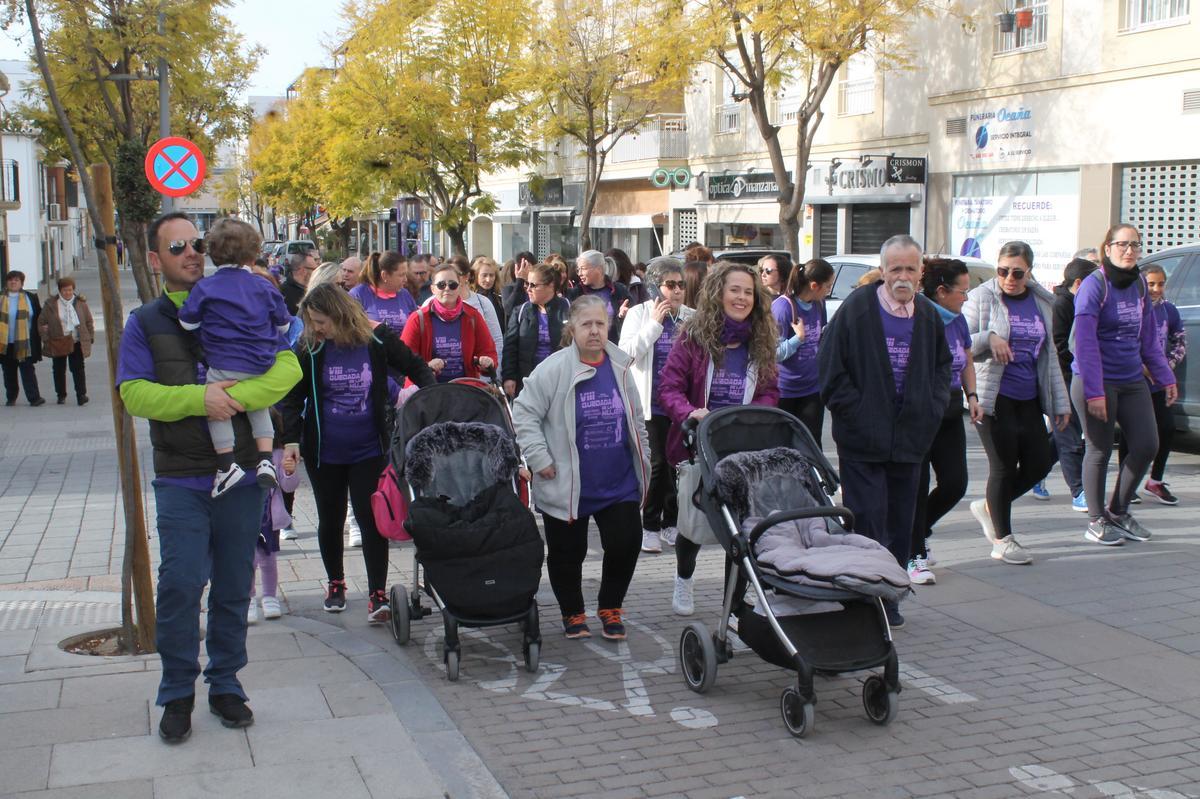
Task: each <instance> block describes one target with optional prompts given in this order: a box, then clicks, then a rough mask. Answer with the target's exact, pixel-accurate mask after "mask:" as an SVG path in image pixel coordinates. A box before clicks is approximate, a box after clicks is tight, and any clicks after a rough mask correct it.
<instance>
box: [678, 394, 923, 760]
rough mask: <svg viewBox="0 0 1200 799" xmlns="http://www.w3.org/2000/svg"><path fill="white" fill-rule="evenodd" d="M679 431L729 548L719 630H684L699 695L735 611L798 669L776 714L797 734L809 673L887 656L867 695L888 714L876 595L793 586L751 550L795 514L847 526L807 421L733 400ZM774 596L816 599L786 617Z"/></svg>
mask: <svg viewBox="0 0 1200 799" xmlns="http://www.w3.org/2000/svg"><path fill="white" fill-rule="evenodd" d="M685 438H687V439H688V444H689V448H690V449H691V450H692V451H693V454H694V455H695V456H696V458H697V460H698V463H699V468H700V488H699V489H698V491H697V492H696V496H695V498H694V500H695V502H696V504H697V506H698V507H699V508H700V509H701V510H702V511H703V512H704V515H705V517H706V518H707V520H708V522H709V524H710V525H711V527H712V529H713V532H714V533H715V534H716V537H717V540H718V541H719V542H720V544H721V546H722V547H723V548H724V549H725V552H726V585H725V594H724V602H723V606H722V609H721V618H720V621H719V623H718V625H717V632H716V634H715V635H712V634H710V633H709V631H708V628H707V627H705V625H704V624H703V623H701V622H692V623H691V624H689V625H688V626H687V627H686V628H685V629H684V631H683V634H682V636H681V637H680V641H679V662H680V670H681V671H682V673H683V677H684V680H685V681H686V683H687V686H688V687H689V688H690V689H691V690H693V691H696V692H697V693H704V692H705V691H707V690H708V689H709V688H710V687H712V685H713V683H714V682H715V680H716V676H717V664H718V663H724V662H726V661H728V660H729V659H730V658H731V657H733V646H732V644H731V643H730V640H729V635H728V633H729V630H731V629H733V627H732V625H731V623H730V621H729V619H730V617H731V615H732V617H733V618H734V619H736V622H737V627H736V630H734V631H735V632H736V633H737V635H738V637H740V638H741V639H742V641H744V642H745V643H746V644H747V645H748V646H749V647H750V648H751V649H752V650H753V651H754V652H755V653H756V654H758V656H759V657H761V658H762V659H763V660H766V661H767V662H769V663H773V664H775V665H777V666H780V667H782V668H786V669H791V670H793V671H795V672H796V674H797V676H796V684H795V686H794V687H791V686H789V687H788V688H786V689H784V691H783V694H782V696H781V698H780V710H781V712H782V715H783V721H784V724H785V725H786V726H787V729H788V731H789V732H790V733H791V734H792V735H794V736H796V737H798V738H800V737H803V736H805V735H806V734H807V733H808V732H809V731H810V730H811V728H812V725H813V705H814V703H815V702H816V694H815V693H814V691H813V675H814V674H815V673H822V674H838V673H844V672H851V671H860V670H864V669H873V668H876V667H878V666H883V675H882V676H880V675H878V674H872V675H871V676H869V677H868V678H867V679H866V682H865V683H864V685H863V692H862V697H863V706H864V708H865V710H866V712H867V716H868V717H869V718H870V719H871V721H873V722H875V723H876V724H887V723H889V722H890V721H891V720H892V718H893V717H894V716H895V714H896V710H897V707H898V695H899V693H900V679H899V665H898V663H897V659H896V650H895V647H894V646H893V644H892V637H891V630H890V628H889V627H888V623H887V616H886V614H885V612H884V607H883V603H882V601H881V599H879V598H878V596H872V595H870V594H869V593H864V592H862V591H859V590H850V589H848V588H847V587H846V586H845V585H843V584H840V583H837V582H833V581H830V582H829V583H827V584H820V583H819V581H809V584H799V583H797V582H795V581H793V580H790V579H786V578H784V577H781V576H779V575H778V574H775V573H768V571H764V568H763V566H762V564H760V562H759V560H758V558H757V557H756V554H755V553H756V552H757V551H758V550H757V549H756V545H757V544H758V542H759V540H760V538H761V537H762V536H763V534H764V533H765V532H767V531H768V530H770V529H771V528H773V527H776V526H778V525H781V524H784V523H787V522H792V521H794V520H801V519H809V520H813V519H816V518H817V517H828V518H827V519H826V520H825V522H826V525H827V526H828V528H829V532H830V533H841V532H846V531H849V530H851V529H852V528H853V525H854V515H853V514H852V513H851V512H850V511H849V510H848V509H846V508H842V507H835V506H833V505H832V504H831V503H830V501H829V495H832V494H833V492H834V491H835V490H837V486H838V476H837V474H836V472H835V471H834V469H833V467H832V465H830V463H829V461H828V460H826V458H825V457H824V455H823V454H822V453H821V450H820V448H819V447H818V446H817V445H816V442H815V441H814V440H813V438H812V436H811V435H810V434H809V432H808V430H807V429H806V428H805V427H804V425H803V424H801V423H800V422H798V421H797V420H796V419H795V418H793V417H792V416H791V415H790V414H788V413H785V412H783V411H780V410H778V409H777V408H768V407H758V406H753V407H737V408H724V409H721V410H719V411H715V412H713V413H711V414H709V415H708V416H706V417H705V418H704V419H703V420H702V421H701V422H700V424H699V426H698V428H697V427H695V426H688V427H687V428H685ZM692 499H693V498H686V499H685V498H680V501H681V502H683V501H692ZM771 511H773V512H771ZM768 514H769V515H768ZM750 517H766V518H762V520H761V521H759V522H758V523H757V524H755V525H754V527H753V529H751V530H750V531H749V532H748V533H746V532H744V531H743V523H744V522H745V521H746V519H748V518H750ZM839 519H840V520H841V526H840V527H839V526H838V525H837V523H836V520H839ZM890 563H891V564H893V565H894V564H895V561H894V560H892V561H891V562H890ZM906 583H907V575H905V584H906ZM747 584H749V585H750V586H752V587H753V597H754V601H755V605H751V604H749V603H748V602H747V601H746V595H747V590H746V589H747ZM903 590H905V591H907V590H908V589H907V585H905V588H904V589H903ZM773 602H774V603H776V604H778V605H783V604H805V603H806V602H812V603H814V604H813V605H812V606H811V610H812V611H813V612H804V613H800V614H798V615H783V614H780V613H777V612H776V611H775V610H773V609H772V603H773ZM815 603H821V604H819V605H818V604H815ZM822 611H823V612H822Z"/></svg>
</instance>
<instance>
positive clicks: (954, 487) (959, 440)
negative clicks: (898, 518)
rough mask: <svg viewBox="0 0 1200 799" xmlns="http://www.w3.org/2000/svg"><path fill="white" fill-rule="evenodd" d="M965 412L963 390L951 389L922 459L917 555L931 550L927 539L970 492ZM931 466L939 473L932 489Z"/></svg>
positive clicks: (914, 547) (915, 519)
mask: <svg viewBox="0 0 1200 799" xmlns="http://www.w3.org/2000/svg"><path fill="white" fill-rule="evenodd" d="M962 416H963V414H962V391H961V390H959V391H951V392H950V405H949V407H948V408H947V409H946V415H945V416H943V417H942V424H941V425H940V426H939V427H938V431H937V434H936V435H935V436H934V437H933V446H931V447H930V448H929V455H928V456H927V457H926V458H925V460H924V462H922V463H921V475H920V477H919V478H918V480H919V482H918V483H917V509H916V514H915V515H914V517H913V531H912V548H911V552H912V556H913V557H918V556H920V557H925V556H926V555H927V554H928V553H927V552H926V549H925V539H927V538H928V537H929V536H930V535H932V534H933V526H934V525H935V524H937V523H938V521H940V520H941V518H942V517H943V516H945V515H946V514H947V513H949V512H950V511H951V510H953V509H954V506H955V505H957V504H958V502H959V500H961V499H962V498H963V497H964V496H966V494H967V434H966V431H965V429H964V428H963V418H962ZM931 468H932V470H933V473H934V474H936V475H937V486H936V487H935V488H934V489H933V490H932V491H930V490H929V473H930V469H931Z"/></svg>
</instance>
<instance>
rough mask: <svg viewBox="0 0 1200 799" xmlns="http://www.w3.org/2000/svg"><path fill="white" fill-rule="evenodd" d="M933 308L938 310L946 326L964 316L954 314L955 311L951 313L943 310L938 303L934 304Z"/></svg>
mask: <svg viewBox="0 0 1200 799" xmlns="http://www.w3.org/2000/svg"><path fill="white" fill-rule="evenodd" d="M933 307H935V308H937V312H938V316H940V317H942V324H945V325H948V324H950V323H951V322H953V321H954V320H955V319H957V318H958V317H960V316H962V314H956V313H954V311H949V310H947V309H945V308H943V307H942V306H940V305H938V304H937V303H936V302H935V303H934V304H933Z"/></svg>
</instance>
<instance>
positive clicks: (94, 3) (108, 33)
mask: <svg viewBox="0 0 1200 799" xmlns="http://www.w3.org/2000/svg"><path fill="white" fill-rule="evenodd" d="M229 5H231V0H188V2H185V3H182V2H163V0H41V2H39V3H37V10H38V12H39V14H40V22H41V24H42V27H43V30H44V37H43V42H44V47H45V50H46V59H47V63H48V64H49V68H50V73H51V74H52V75H53V77H54V79H55V82H56V84H57V86H58V89H59V100H60V102H61V103H62V105H63V108H64V110H65V111H66V113H67V116H68V118H69V119H70V120H71V121H72V123H73V124H74V125H75V129H76V132H77V135H78V140H79V145H80V147H81V148H82V155H83V158H84V162H83V163H81V164H77V167H78V171H80V172H82V171H83V169H84V168H85V167H86V164H88V163H92V162H94V161H103V162H105V163H107V164H108V165H109V166H110V167H111V168H112V170H113V174H114V195H115V200H116V206H117V212H118V216H119V221H120V226H119V234H120V237H121V239H122V241H123V242H124V244H125V251H126V252H127V253H128V254H129V258H130V263H131V264H132V267H133V275H134V280H135V282H136V283H137V288H138V295H139V296H140V297H141V299H142V301H143V302H148V301H150V300H151V299H153V298H154V293H155V289H154V282H153V277H152V275H151V273H150V267H149V263H148V261H147V258H146V227H147V225H148V223H149V222H150V220H151V219H153V217H154V216H155V215H156V214H157V213H158V211H159V207H160V203H159V196H158V194H157V193H156V192H154V190H153V189H151V188H150V186H149V183H148V182H147V181H146V178H145V175H144V173H143V169H142V161H143V159H144V158H145V154H146V151H147V149H148V148H149V145H150V144H151V143H153V141H154V140H156V139H157V138H158V130H159V126H158V87H157V85H156V84H155V83H154V82H153V81H152V80H151V78H153V77H154V74H155V70H156V68H157V61H158V58H159V57H160V56H163V57H165V58H166V59H167V61H168V63H169V65H170V80H171V109H170V115H171V131H172V133H173V134H175V135H179V136H184V137H186V138H189V139H191V140H192V141H195V142H196V143H197V144H199V145H200V147H201V149H203V150H204V151H205V152H206V153H208V154H210V158H209V160H210V162H212V161H213V159H212V158H211V154H213V153H215V150H216V145H217V144H219V143H221V142H223V141H226V140H228V139H230V138H232V137H233V136H234V135H236V133H237V130H238V126H239V124H240V123H242V122H243V121H244V119H245V116H246V113H247V111H246V109H245V107H244V106H243V105H242V104H241V102H240V101H239V99H238V98H239V95H240V94H241V93H242V91H243V89H244V88H245V87H246V85H247V81H248V80H249V78H250V75H251V74H252V73H253V65H254V63H255V62H256V61H257V60H258V58H259V56H260V55H261V52H262V51H261V48H251V47H247V46H246V44H245V42H244V40H243V39H242V37H241V36H240V35H239V34H237V33H236V28H235V27H234V26H233V23H232V22H231V21H230V20H229V19H228V17H226V16H225V15H224V13H223V10H224V9H225V8H227V7H228V6H229ZM159 11H165V13H166V26H165V33H159V32H158V14H159ZM129 76H132V77H135V78H138V80H129V79H127V78H128V77H129ZM48 92H49V90H48V86H47V82H46V80H45V79H44V78H43V80H42V81H40V82H39V83H38V84H37V85H36V86H34V87H32V88H31V95H30V96H29V97H27V98H26V100H27V102H25V103H24V104H23V105H22V106H21V108H20V111H19V113H21V114H22V115H23V116H25V117H26V118H27V119H29V120H30V122H31V123H32V124H33V125H34V126H35V127H36V128H37V129H38V130H39V131H40V133H41V142H42V144H43V146H44V147H46V149H47V151H48V152H49V153H50V154H51V155H52V156H55V155H56V156H58V157H61V158H70V159H71V160H74V157H73V156H72V154H71V153H70V151H69V148H68V147H67V146H66V139H65V134H64V131H63V130H62V127H61V122H60V121H59V119H58V118H57V115H56V114H55V113H54V112H53V110H52V108H51V104H50V103H49V101H48Z"/></svg>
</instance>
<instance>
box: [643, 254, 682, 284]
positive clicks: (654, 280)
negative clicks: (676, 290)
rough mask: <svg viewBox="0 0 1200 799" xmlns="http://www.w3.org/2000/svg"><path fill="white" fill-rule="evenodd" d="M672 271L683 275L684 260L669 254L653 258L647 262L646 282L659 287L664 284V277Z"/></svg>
mask: <svg viewBox="0 0 1200 799" xmlns="http://www.w3.org/2000/svg"><path fill="white" fill-rule="evenodd" d="M672 272H678V273H679V274H680V275H682V274H683V261H681V260H679V259H678V258H672V257H671V256H669V255H660V256H658V257H657V258H651V259H650V263H648V264H646V282H647V283H649V284H650V285H652V286H655V287H656V288H657V287H659V286H662V282H663V278H664V277H666V276H667V275H669V274H671V273H672Z"/></svg>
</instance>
